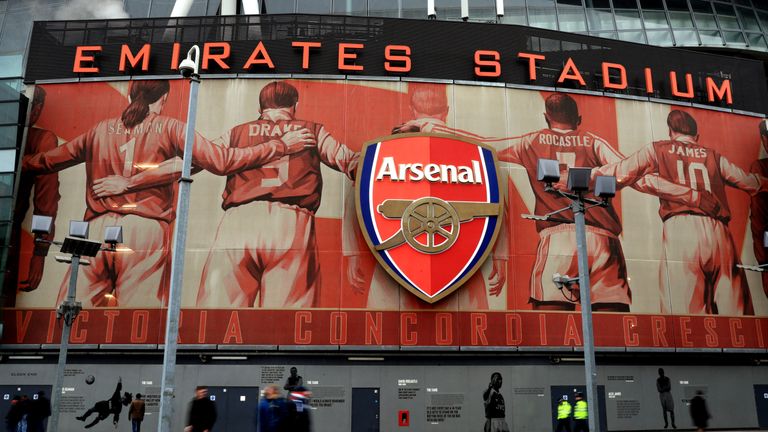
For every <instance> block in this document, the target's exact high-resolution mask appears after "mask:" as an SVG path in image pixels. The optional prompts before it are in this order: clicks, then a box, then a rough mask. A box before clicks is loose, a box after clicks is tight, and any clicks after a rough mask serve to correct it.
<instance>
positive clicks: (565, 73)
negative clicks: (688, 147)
mask: <svg viewBox="0 0 768 432" xmlns="http://www.w3.org/2000/svg"><path fill="white" fill-rule="evenodd" d="M328 45H332V46H328ZM152 46H153V45H152V44H149V43H147V44H144V45H142V46H140V47H138V46H129V45H126V44H123V45H122V46H121V47H120V54H119V58H113V57H110V60H109V61H116V62H119V66H118V71H119V72H121V73H135V72H139V71H140V72H148V71H149V70H150V64H151V63H152V64H155V63H156V62H158V61H160V62H161V64H165V65H167V67H168V70H169V71H175V70H178V66H179V62H180V59H181V57H182V53H183V50H182V47H181V44H180V43H178V42H175V43H173V48H172V52H171V57H170V59H157V58H155V57H153V54H152V52H153V50H152ZM291 47H292V49H293V54H294V62H295V64H290V65H280V64H276V62H275V61H274V60H273V55H271V54H270V50H269V49H268V48H267V46H266V45H265V44H264V42H263V41H259V42H258V43H257V44H256V46H255V47H254V48H253V50H252V51H251V52H250V55H249V56H248V58H247V59H246V60H245V61H237V60H235V59H234V56H233V49H232V45H231V44H230V43H229V42H206V43H204V44H202V59H201V60H202V61H201V69H202V70H203V71H207V72H243V71H245V72H252V73H272V72H274V73H279V72H284V71H285V70H286V68H287V67H290V68H295V67H297V64H298V63H299V62H300V64H301V69H302V70H303V71H305V72H306V73H313V72H314V73H327V72H328V71H327V69H324V70H323V71H320V72H317V71H316V69H317V68H318V67H315V63H319V61H318V62H314V63H313V58H315V57H319V56H320V55H321V54H322V55H325V56H327V55H328V53H327V52H326V51H334V52H335V53H334V56H335V59H336V67H335V69H336V71H337V72H339V73H345V74H355V73H365V66H364V65H363V64H361V59H362V58H363V57H366V56H370V55H372V54H373V53H370V52H368V51H366V46H365V44H363V43H351V42H349V43H347V42H339V43H334V44H330V43H325V44H324V43H322V42H312V41H291ZM274 50H277V48H275V49H274ZM104 51H105V46H102V45H81V46H77V47H76V49H75V54H74V59H73V63H72V72H73V73H77V74H85V75H94V74H99V73H101V72H102V69H103V64H102V62H103V61H105V60H106V59H104V58H102V56H101V53H102V52H104ZM413 53H414V50H413V49H412V48H411V46H409V45H404V44H402V45H394V44H391V45H386V46H384V49H383V57H382V64H383V69H384V71H385V73H387V74H391V75H398V76H400V75H408V73H410V72H411V71H412V70H413V68H414V67H415V64H414V63H415V60H414V57H413V55H412V54H413ZM275 58H277V57H275ZM510 60H511V62H512V63H513V64H512V65H510V64H507V63H508V62H510ZM545 61H547V55H546V54H544V53H536V52H522V51H521V52H517V53H512V54H511V55H510V54H507V53H502V52H500V51H496V50H480V49H478V50H475V51H474V57H473V59H472V65H473V76H474V77H475V78H476V79H480V80H495V79H498V78H500V77H502V68H503V67H516V68H524V69H525V71H526V75H527V81H528V83H530V84H537V83H538V81H539V78H540V75H541V71H542V68H543V63H544V62H545ZM600 65H601V68H600V70H597V71H589V72H591V73H592V74H593V75H595V76H600V77H601V79H600V81H599V82H598V84H597V85H598V86H599V87H601V88H602V89H603V90H610V91H623V90H626V89H628V88H629V86H630V82H629V80H628V78H627V76H628V72H627V67H626V66H625V65H623V64H621V63H613V62H607V61H605V62H601V63H600ZM584 72H585V71H584V70H583V69H581V68H579V66H578V64H577V63H576V61H575V60H574V59H573V58H572V57H568V58H567V59H566V61H565V62H564V64H563V65H562V67H561V68H560V69H559V71H557V72H556V75H557V80H556V82H557V84H558V85H563V86H571V87H574V88H582V89H587V88H589V86H588V85H587V81H586V80H585V78H584ZM633 72H635V73H637V74H638V75H639V76H641V77H642V78H641V79H640V82H635V83H632V84H633V86H641V88H642V89H643V90H644V92H645V93H646V94H647V95H649V96H654V95H655V94H656V93H657V92H658V91H659V90H661V89H660V88H659V87H660V86H663V87H665V88H664V89H663V90H664V93H667V91H668V92H669V94H670V95H671V96H673V97H675V98H679V99H687V100H695V99H696V98H697V93H706V100H707V101H708V102H710V103H717V102H723V103H726V104H728V105H733V91H732V84H731V80H730V78H726V77H722V78H720V79H718V80H715V79H713V78H712V77H711V76H706V77H705V78H704V80H703V83H702V82H701V81H699V80H697V82H696V84H697V85H694V79H693V74H692V73H689V72H685V73H678V71H675V70H665V71H659V70H654V69H653V68H651V67H644V68H642V71H640V70H638V71H633Z"/></svg>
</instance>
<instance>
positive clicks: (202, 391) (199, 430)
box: [184, 386, 216, 432]
mask: <svg viewBox="0 0 768 432" xmlns="http://www.w3.org/2000/svg"><path fill="white" fill-rule="evenodd" d="M215 423H216V403H214V402H213V401H212V400H211V399H210V397H208V387H206V386H197V388H195V398H194V399H192V402H190V403H189V413H188V415H187V427H186V428H184V432H211V429H213V425H214V424H215Z"/></svg>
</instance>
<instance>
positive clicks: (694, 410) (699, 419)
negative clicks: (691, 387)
mask: <svg viewBox="0 0 768 432" xmlns="http://www.w3.org/2000/svg"><path fill="white" fill-rule="evenodd" d="M710 418H712V416H711V415H709V410H708V409H707V401H706V400H705V399H704V392H702V391H701V390H696V396H694V397H693V399H691V420H692V421H693V425H694V426H696V430H697V431H699V432H703V431H705V430H706V429H707V427H708V426H709V419H710Z"/></svg>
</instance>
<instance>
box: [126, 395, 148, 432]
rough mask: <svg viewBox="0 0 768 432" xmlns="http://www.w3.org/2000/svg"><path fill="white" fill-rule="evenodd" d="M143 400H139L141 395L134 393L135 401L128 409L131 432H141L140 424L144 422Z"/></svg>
mask: <svg viewBox="0 0 768 432" xmlns="http://www.w3.org/2000/svg"><path fill="white" fill-rule="evenodd" d="M144 411H145V406H144V400H142V399H141V393H136V399H134V400H133V402H131V407H130V408H128V420H130V421H131V428H132V430H133V432H141V422H143V421H144Z"/></svg>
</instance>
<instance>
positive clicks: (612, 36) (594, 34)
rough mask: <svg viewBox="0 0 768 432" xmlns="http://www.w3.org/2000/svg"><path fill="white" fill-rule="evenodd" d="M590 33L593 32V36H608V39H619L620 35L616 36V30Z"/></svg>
mask: <svg viewBox="0 0 768 432" xmlns="http://www.w3.org/2000/svg"><path fill="white" fill-rule="evenodd" d="M589 34H591V35H592V36H597V37H601V38H606V39H618V36H616V32H615V31H609V32H590V33H589Z"/></svg>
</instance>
